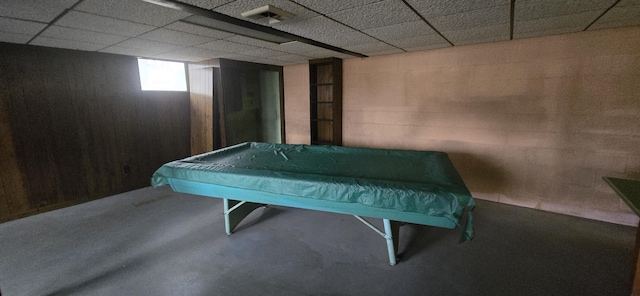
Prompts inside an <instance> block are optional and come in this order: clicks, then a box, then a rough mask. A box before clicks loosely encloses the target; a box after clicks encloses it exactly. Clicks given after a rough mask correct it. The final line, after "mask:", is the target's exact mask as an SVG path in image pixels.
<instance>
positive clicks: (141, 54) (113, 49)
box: [100, 45, 163, 57]
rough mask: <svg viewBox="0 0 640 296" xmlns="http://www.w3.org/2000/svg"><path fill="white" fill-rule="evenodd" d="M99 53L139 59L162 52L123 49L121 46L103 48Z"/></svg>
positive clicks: (151, 49) (149, 49)
mask: <svg viewBox="0 0 640 296" xmlns="http://www.w3.org/2000/svg"><path fill="white" fill-rule="evenodd" d="M100 52H106V53H113V54H122V55H128V56H139V57H152V56H155V55H158V54H160V53H162V52H163V51H162V50H157V49H153V48H147V49H140V48H131V47H123V46H118V45H114V46H109V47H107V48H103V49H101V50H100Z"/></svg>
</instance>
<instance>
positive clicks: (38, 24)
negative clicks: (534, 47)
mask: <svg viewBox="0 0 640 296" xmlns="http://www.w3.org/2000/svg"><path fill="white" fill-rule="evenodd" d="M179 2H182V3H185V4H189V5H192V6H197V7H200V8H204V9H210V10H213V11H215V12H219V13H223V14H226V15H229V16H232V17H235V18H238V19H243V20H246V21H249V22H254V23H258V24H260V25H263V26H270V27H272V28H274V29H277V30H280V31H284V32H288V33H291V34H295V35H298V36H301V37H305V38H308V39H311V40H315V41H319V42H322V43H325V44H328V45H332V46H336V47H339V48H342V49H346V50H349V51H353V52H357V53H361V54H364V55H368V56H374V55H384V54H393V53H401V52H408V51H417V50H428V49H434V48H442V47H450V46H461V45H466V44H474V43H486V42H494V41H504V40H510V39H518V38H529V37H537V36H545V35H553V34H563V33H571V32H580V31H585V30H596V29H603V28H612V27H621V26H635V25H640V0H565V1H562V0H513V1H512V0H459V1H452V0H350V1H343V0H327V1H317V0H181V1H179ZM267 4H270V5H273V6H276V7H278V8H280V9H283V10H285V11H288V12H291V13H293V14H295V15H296V17H295V18H293V19H291V20H286V21H283V22H280V23H276V24H273V25H269V24H268V22H267V21H266V20H251V19H247V18H243V17H242V16H241V15H240V14H241V13H242V12H244V11H248V10H251V9H254V8H257V7H260V6H264V5H267ZM189 16H191V13H189V12H185V11H179V10H174V9H171V8H166V7H161V6H157V5H154V4H150V3H147V2H143V1H142V0H1V1H0V42H9V43H21V44H30V45H38V46H47V47H60V48H69V49H77V50H85V51H99V52H107V53H115V54H124V55H132V56H138V57H151V58H159V59H170V60H180V61H191V62H195V61H203V60H208V59H212V58H228V59H235V60H243V61H250V62H259V63H266V64H274V65H290V64H300V63H307V61H308V60H309V59H317V58H325V57H340V58H351V57H352V56H350V55H347V54H344V53H340V52H336V51H332V50H329V49H324V48H321V47H316V46H313V45H309V44H305V43H300V42H294V43H287V44H281V45H280V44H275V43H270V42H266V41H262V40H257V39H252V38H249V37H245V36H241V35H236V34H233V33H227V32H223V31H218V30H213V29H209V28H205V27H200V26H196V25H192V24H187V23H184V22H180V20H181V19H183V18H186V17H189Z"/></svg>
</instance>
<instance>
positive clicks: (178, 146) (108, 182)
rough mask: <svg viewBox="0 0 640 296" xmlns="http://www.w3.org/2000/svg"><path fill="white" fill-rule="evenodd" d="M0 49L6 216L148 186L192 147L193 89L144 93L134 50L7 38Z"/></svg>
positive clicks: (1, 215) (0, 213) (1, 213)
mask: <svg viewBox="0 0 640 296" xmlns="http://www.w3.org/2000/svg"><path fill="white" fill-rule="evenodd" d="M0 56H2V57H3V58H2V59H1V60H0V66H1V68H2V69H3V70H2V72H0V82H1V83H0V86H2V87H0V100H1V101H0V106H2V109H0V125H1V126H0V133H2V134H0V136H2V141H3V147H2V150H0V153H1V155H0V159H2V171H3V172H2V175H1V176H2V179H1V180H2V184H3V191H2V192H1V193H2V198H0V204H2V203H4V204H7V205H8V206H7V207H6V208H8V213H7V211H6V210H2V206H1V205H0V221H6V220H10V219H14V218H17V217H21V216H25V215H29V214H33V213H38V212H41V211H44V210H49V209H54V208H59V207H63V206H67V205H71V204H75V203H78V202H82V201H87V200H91V199H96V198H101V197H105V196H109V195H112V194H117V193H120V192H124V191H128V190H133V189H137V188H141V187H144V186H148V185H149V178H150V176H151V174H152V173H153V171H154V170H155V169H157V168H158V167H159V166H160V165H162V164H163V163H165V162H167V161H171V160H174V159H179V158H182V157H186V156H188V155H189V94H188V93H187V92H142V91H141V90H140V83H139V78H138V70H137V62H136V59H135V58H133V57H126V56H118V55H110V54H99V53H89V52H80V51H71V50H62V49H51V48H40V47H32V46H23V45H14V44H2V43H0ZM4 134H7V137H5V136H4ZM5 144H6V145H5ZM12 164H13V165H12Z"/></svg>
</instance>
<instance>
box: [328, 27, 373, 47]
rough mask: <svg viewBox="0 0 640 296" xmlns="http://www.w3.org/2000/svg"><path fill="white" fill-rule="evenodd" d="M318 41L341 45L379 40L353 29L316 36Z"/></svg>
mask: <svg viewBox="0 0 640 296" xmlns="http://www.w3.org/2000/svg"><path fill="white" fill-rule="evenodd" d="M316 41H320V42H323V43H326V44H330V45H333V46H337V47H341V46H346V45H356V44H365V43H373V42H376V41H378V40H377V39H375V38H373V37H371V36H369V35H367V34H364V33H361V32H358V31H356V30H351V31H349V32H345V33H341V34H331V33H330V32H327V35H324V36H318V37H316Z"/></svg>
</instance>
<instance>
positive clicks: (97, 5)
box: [75, 0, 191, 27]
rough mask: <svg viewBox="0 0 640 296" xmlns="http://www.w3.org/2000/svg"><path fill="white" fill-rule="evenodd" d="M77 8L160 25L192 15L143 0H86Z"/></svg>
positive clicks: (76, 8)
mask: <svg viewBox="0 0 640 296" xmlns="http://www.w3.org/2000/svg"><path fill="white" fill-rule="evenodd" d="M75 10H79V11H84V12H89V13H93V14H98V15H102V16H108V17H112V18H116V19H121V20H128V21H132V22H136V23H142V24H147V25H153V26H158V27H160V26H164V25H168V24H170V23H173V22H175V21H177V20H179V19H182V18H185V17H187V16H190V15H191V14H190V13H187V12H184V11H179V10H175V9H171V8H167V7H162V6H158V5H155V4H151V3H147V2H144V1H141V0H137V1H131V0H84V1H83V2H82V3H80V4H79V5H78V6H76V7H75Z"/></svg>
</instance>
